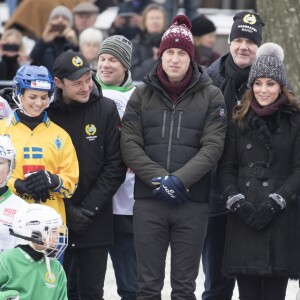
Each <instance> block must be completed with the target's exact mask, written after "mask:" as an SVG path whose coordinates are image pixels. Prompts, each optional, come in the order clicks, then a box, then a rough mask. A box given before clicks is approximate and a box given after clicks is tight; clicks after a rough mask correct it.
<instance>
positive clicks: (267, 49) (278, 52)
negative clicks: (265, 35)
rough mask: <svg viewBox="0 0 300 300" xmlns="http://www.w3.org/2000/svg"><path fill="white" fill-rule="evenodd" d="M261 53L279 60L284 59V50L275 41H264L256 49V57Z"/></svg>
mask: <svg viewBox="0 0 300 300" xmlns="http://www.w3.org/2000/svg"><path fill="white" fill-rule="evenodd" d="M262 55H268V56H274V57H276V58H277V59H279V60H280V61H283V60H284V51H283V49H282V47H281V46H279V45H278V44H275V43H265V44H263V45H261V47H259V48H258V49H257V52H256V59H258V58H259V57H260V56H262Z"/></svg>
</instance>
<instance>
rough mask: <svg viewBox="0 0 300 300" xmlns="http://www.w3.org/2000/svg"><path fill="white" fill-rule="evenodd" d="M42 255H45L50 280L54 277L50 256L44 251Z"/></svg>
mask: <svg viewBox="0 0 300 300" xmlns="http://www.w3.org/2000/svg"><path fill="white" fill-rule="evenodd" d="M44 257H45V261H46V266H47V270H48V279H49V280H50V281H52V280H53V279H54V278H55V276H54V274H53V273H52V271H51V265H50V258H49V257H48V256H47V254H46V253H44Z"/></svg>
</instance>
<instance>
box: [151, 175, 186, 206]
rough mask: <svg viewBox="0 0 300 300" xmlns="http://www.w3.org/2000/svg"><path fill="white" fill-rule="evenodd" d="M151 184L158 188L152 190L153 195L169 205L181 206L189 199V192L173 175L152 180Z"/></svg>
mask: <svg viewBox="0 0 300 300" xmlns="http://www.w3.org/2000/svg"><path fill="white" fill-rule="evenodd" d="M152 184H154V185H156V186H158V187H157V188H156V189H154V190H153V194H154V195H155V196H157V197H159V198H162V199H164V200H166V201H167V202H169V203H171V204H183V203H185V202H187V201H188V200H189V198H190V197H191V196H190V194H189V191H188V190H187V189H186V188H185V187H184V185H183V183H182V182H181V180H180V179H179V178H178V177H177V176H175V175H167V176H164V177H156V178H153V179H152Z"/></svg>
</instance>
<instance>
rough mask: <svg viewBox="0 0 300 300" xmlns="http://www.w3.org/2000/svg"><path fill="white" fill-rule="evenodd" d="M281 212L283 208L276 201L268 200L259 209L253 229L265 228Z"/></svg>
mask: <svg viewBox="0 0 300 300" xmlns="http://www.w3.org/2000/svg"><path fill="white" fill-rule="evenodd" d="M280 210H281V207H280V206H279V204H278V203H277V202H276V201H274V200H273V199H271V198H268V199H266V200H265V201H263V202H262V204H261V205H260V206H259V208H258V209H257V211H256V213H255V215H254V219H253V222H252V227H253V228H255V229H257V230H261V229H263V228H265V227H266V226H267V225H268V224H269V223H270V222H271V220H272V219H273V218H274V216H275V215H276V214H277V213H278V212H279V211H280Z"/></svg>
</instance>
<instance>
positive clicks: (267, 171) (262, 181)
mask: <svg viewBox="0 0 300 300" xmlns="http://www.w3.org/2000/svg"><path fill="white" fill-rule="evenodd" d="M283 56H284V53H283V50H282V48H281V47H280V46H279V45H277V44H273V43H266V44H264V45H262V46H261V47H260V48H259V49H258V52H257V57H256V61H255V62H254V63H253V65H252V67H251V71H250V74H249V80H248V85H249V90H248V91H247V92H246V94H245V96H244V98H243V100H242V102H241V105H239V106H237V107H236V108H235V110H234V115H233V122H232V124H231V126H230V127H229V130H228V133H227V137H226V144H225V149H224V154H223V156H222V159H221V161H220V165H219V179H220V186H221V189H222V193H223V196H224V199H226V201H227V203H226V206H227V208H228V209H229V211H230V214H229V222H228V226H227V236H226V246H225V252H224V260H223V271H224V273H225V274H227V275H235V276H236V277H237V283H238V287H239V294H240V298H239V299H241V300H245V299H247V300H260V299H272V300H283V299H285V292H286V287H287V283H288V279H289V278H298V274H299V273H300V255H299V253H300V230H299V229H300V227H299V222H300V215H299V209H298V203H297V202H298V201H297V196H298V195H299V193H300V184H299V175H300V112H299V110H300V104H299V102H298V101H297V99H296V98H295V97H294V96H293V94H292V93H291V92H290V91H288V89H287V81H286V75H285V71H284V66H283V63H282V61H283Z"/></svg>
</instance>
